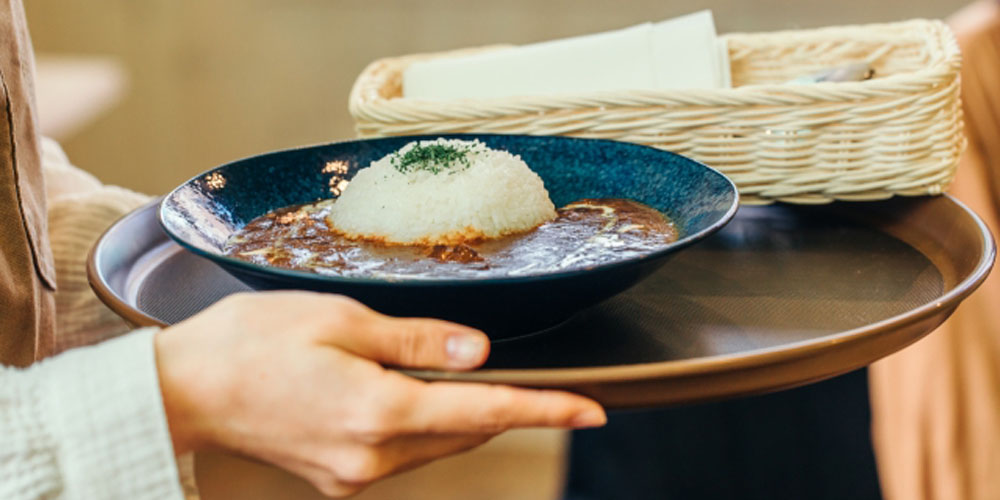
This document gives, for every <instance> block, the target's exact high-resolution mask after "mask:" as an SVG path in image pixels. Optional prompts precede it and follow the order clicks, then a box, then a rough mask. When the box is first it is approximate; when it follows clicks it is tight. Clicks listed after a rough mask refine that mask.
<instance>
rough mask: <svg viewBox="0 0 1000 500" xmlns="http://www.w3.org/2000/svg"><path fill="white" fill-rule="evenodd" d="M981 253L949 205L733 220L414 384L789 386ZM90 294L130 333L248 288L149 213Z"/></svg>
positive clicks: (97, 274) (984, 264)
mask: <svg viewBox="0 0 1000 500" xmlns="http://www.w3.org/2000/svg"><path fill="white" fill-rule="evenodd" d="M994 256H995V246H994V243H993V240H992V238H991V236H990V234H989V231H988V230H987V229H986V226H985V225H984V224H983V223H982V221H981V220H980V219H979V217H978V216H976V215H975V214H974V213H972V212H971V211H970V210H969V209H967V208H966V207H965V206H964V205H962V204H960V203H958V202H957V201H956V200H954V199H953V198H951V197H948V196H940V197H929V198H894V199H892V200H887V201H883V202H875V203H836V204H832V205H826V206H815V207H809V206H790V205H774V206H769V207H743V208H741V209H740V211H739V213H738V214H737V216H736V218H735V219H734V220H733V221H732V222H731V223H730V224H729V225H728V226H727V227H725V228H724V229H723V230H722V231H720V232H719V233H718V234H716V235H714V236H712V237H710V238H709V239H707V240H705V241H703V242H701V243H699V244H698V245H696V246H694V247H692V248H690V249H687V250H685V251H683V252H680V253H679V254H678V255H677V256H675V257H674V258H673V260H671V261H670V262H668V263H667V264H666V265H665V266H664V267H663V268H662V269H661V270H660V271H658V272H657V273H656V274H654V275H653V276H651V277H650V278H648V279H647V280H645V281H643V282H642V283H640V284H639V285H638V286H636V287H634V288H632V289H630V290H628V291H627V292H625V293H623V294H621V295H619V296H617V297H614V298H612V299H610V300H607V301H606V302H604V303H602V304H599V305H597V306H595V307H593V308H591V309H588V310H585V311H583V312H581V313H579V314H578V315H576V316H575V317H574V318H572V319H571V320H569V321H568V322H567V323H564V324H562V325H560V326H558V327H556V328H553V329H551V330H548V331H544V332H540V333H537V334H535V335H531V336H527V337H522V338H518V339H512V340H504V341H499V342H496V343H494V345H493V349H492V354H491V356H490V360H489V361H488V362H487V364H486V366H485V367H484V368H483V369H481V370H477V371H473V372H468V373H444V372H435V371H409V372H407V373H410V374H412V375H414V376H417V377H420V378H424V379H449V380H467V381H480V382H490V383H506V384H514V385H521V386H529V387H548V388H562V389H567V390H571V391H575V392H579V393H583V394H587V395H589V396H591V397H593V398H595V399H596V400H598V401H599V402H601V403H602V404H604V405H606V406H607V407H609V408H624V407H644V406H658V405H669V404H677V403H688V402H696V401H708V400H716V399H722V398H727V397H733V396H739V395H748V394H758V393H763V392H768V391H773V390H779V389H784V388H789V387H794V386H798V385H802V384H806V383H809V382H814V381H817V380H821V379H824V378H828V377H832V376H835V375H839V374H842V373H846V372H848V371H851V370H853V369H856V368H858V367H861V366H865V365H867V364H869V363H871V362H873V361H875V360H877V359H879V358H881V357H884V356H886V355H888V354H890V353H893V352H895V351H897V350H899V349H901V348H903V347H905V346H906V345H908V344H910V343H912V342H914V341H916V340H917V339H919V338H920V337H922V336H924V335H926V334H927V333H929V332H930V331H932V330H933V329H934V328H935V327H937V326H938V325H939V324H941V322H943V321H944V320H945V319H946V318H947V317H948V315H949V314H951V312H952V311H954V309H955V307H956V306H958V304H959V302H961V300H962V299H964V298H965V297H966V296H968V295H969V294H970V293H971V292H972V291H973V290H974V289H975V288H976V287H977V286H978V285H979V284H980V283H982V281H983V279H985V277H986V276H987V274H988V273H989V270H990V268H991V267H992V265H993V261H994ZM88 271H89V276H90V282H91V285H92V286H93V288H94V290H95V291H96V292H97V294H98V296H99V297H100V298H101V299H102V300H103V301H104V302H105V303H106V304H108V306H109V307H111V308H112V309H113V310H114V311H115V312H117V313H118V314H120V315H122V316H123V317H124V318H125V319H127V320H128V321H130V322H131V323H134V324H136V325H169V324H172V323H175V322H178V321H181V320H183V319H185V318H187V317H189V316H191V315H193V314H195V313H197V312H198V311H201V310H202V309H204V308H205V307H207V306H209V305H211V304H212V303H213V302H215V301H217V300H219V299H220V298H222V297H224V296H226V295H228V294H231V293H234V292H241V291H247V290H248V289H247V287H246V286H245V285H243V284H242V283H241V282H239V281H237V280H236V279H235V278H233V277H231V276H230V275H228V274H226V272H225V271H223V270H222V269H220V268H218V267H216V266H215V265H214V264H212V263H210V262H209V261H207V260H205V259H202V258H199V257H196V256H194V255H193V254H190V253H188V252H186V251H184V250H182V249H181V248H180V247H178V246H177V245H175V244H174V243H172V242H170V241H169V240H168V239H167V237H166V235H165V234H164V233H163V231H162V230H161V229H160V227H159V225H158V224H157V222H156V206H155V204H151V205H147V206H145V207H143V208H140V209H138V210H136V211H135V212H133V213H131V214H129V215H127V216H126V217H124V218H122V219H121V220H120V221H118V222H117V223H115V225H114V226H112V227H111V228H110V229H108V231H107V232H106V233H105V234H104V235H103V236H102V237H101V239H100V240H99V241H98V242H97V244H96V245H95V247H94V249H93V250H92V252H91V255H90V259H89V262H88Z"/></svg>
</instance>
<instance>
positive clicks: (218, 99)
mask: <svg viewBox="0 0 1000 500" xmlns="http://www.w3.org/2000/svg"><path fill="white" fill-rule="evenodd" d="M25 3H26V8H27V11H28V19H29V22H30V24H31V30H32V35H33V38H34V41H35V48H36V51H37V52H39V53H42V54H61V55H107V56H113V57H114V58H117V59H118V60H119V61H120V62H121V64H122V66H123V68H124V70H125V74H126V75H127V78H128V84H127V87H126V88H125V89H124V92H123V93H122V95H121V99H120V101H119V102H118V103H117V104H116V105H115V106H114V107H113V108H111V109H110V110H109V111H107V112H105V113H103V114H102V115H100V116H99V117H98V118H97V119H96V120H95V121H93V122H92V123H90V124H88V126H87V127H86V128H84V129H82V130H79V131H78V132H75V133H73V134H71V135H69V136H67V137H61V138H60V139H61V140H62V142H63V143H64V146H65V148H66V150H67V152H68V153H69V155H70V158H71V159H72V160H73V161H74V162H75V163H76V164H78V165H79V166H81V167H83V168H86V169H88V170H90V171H92V172H94V173H95V174H97V175H98V176H99V177H100V178H101V179H102V180H104V181H105V182H111V183H116V184H120V185H124V186H126V187H129V188H132V189H137V190H141V191H145V192H149V193H162V192H164V191H166V190H168V189H169V188H171V187H172V186H174V185H175V184H177V183H179V182H180V181H182V180H184V179H186V178H188V177H190V176H192V175H194V174H195V173H197V172H199V171H202V170H204V169H207V168H209V167H211V166H213V165H215V164H218V163H222V162H225V161H229V160H233V159H236V158H240V157H243V156H247V155H251V154H255V153H259V152H263V151H267V150H271V149H276V148H284V147H290V146H296V145H302V144H309V143H317V142H325V141H330V140H334V139H342V138H348V137H351V136H353V126H352V121H351V118H350V115H349V114H348V112H347V105H346V102H347V95H348V92H349V91H350V88H351V85H352V83H353V82H354V79H355V77H356V76H357V75H358V73H359V72H360V71H361V70H362V69H363V68H364V66H365V65H366V64H368V63H369V62H371V61H372V60H374V59H377V58H379V57H385V56H391V55H399V54H407V53H413V52H425V51H437V50H443V49H450V48H458V47H466V46H475V45H484V44H491V43H527V42H534V41H540V40H545V39H549V38H556V37H564V36H572V35H578V34H583V33H589V32H594V31H601V30H609V29H615V28H621V27H625V26H629V25H632V24H637V23H640V22H644V21H655V20H660V19H664V18H668V17H672V16H675V15H679V14H683V13H687V12H691V11H694V10H698V9H701V8H711V9H713V11H714V12H715V16H716V23H717V25H718V28H719V31H720V32H723V33H724V32H732V31H760V30H775V29H787V28H800V27H814V26H822V25H830V24H844V23H860V22H876V21H891V20H899V19H906V18H913V17H935V18H937V17H943V16H945V15H947V14H949V13H951V12H952V11H954V10H956V9H957V8H958V7H959V6H960V5H961V4H962V3H963V2H962V1H961V0H883V1H871V0H840V1H830V0H825V1H820V0H808V1H806V0H800V1H792V0H786V1H781V0H752V1H751V0H742V1H741V0H712V1H706V2H680V1H670V0H625V1H597V0H503V1H499V0H494V1H486V0H464V1H463V0H420V1H418V0H386V1H372V0H280V1H279V0H138V1H137V0H30V1H27V2H25Z"/></svg>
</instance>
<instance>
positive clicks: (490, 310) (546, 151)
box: [159, 135, 738, 338]
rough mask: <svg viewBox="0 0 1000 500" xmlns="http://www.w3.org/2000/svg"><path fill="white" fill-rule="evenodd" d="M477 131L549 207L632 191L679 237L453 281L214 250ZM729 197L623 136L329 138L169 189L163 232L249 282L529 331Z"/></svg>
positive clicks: (685, 237)
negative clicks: (251, 258)
mask: <svg viewBox="0 0 1000 500" xmlns="http://www.w3.org/2000/svg"><path fill="white" fill-rule="evenodd" d="M436 137H449V138H461V139H467V140H469V139H479V140H480V141H482V142H484V143H485V144H486V145H487V146H489V147H491V148H494V149H503V150H507V151H510V152H511V153H514V154H518V155H521V157H522V159H524V161H525V162H526V163H527V164H528V165H529V166H530V167H531V169H532V170H534V171H535V172H537V173H538V175H539V176H541V178H542V180H543V181H544V182H545V187H546V188H547V189H548V191H549V195H550V196H551V198H552V201H553V203H555V205H556V206H557V207H558V206H563V205H566V204H568V203H570V202H572V201H576V200H579V199H581V198H629V199H633V200H636V201H639V202H642V203H645V204H647V205H650V206H652V207H654V208H656V209H658V210H660V211H661V212H663V213H664V214H666V215H667V216H668V217H670V219H671V220H673V221H674V222H675V224H676V225H677V227H678V228H679V230H680V239H679V240H678V241H677V242H675V243H673V244H671V245H669V246H668V247H666V248H665V249H664V250H661V251H658V252H655V253H652V254H649V255H646V256H643V257H640V258H634V259H627V260H622V261H618V262H615V263H612V264H607V265H603V266H598V267H595V268H591V269H586V270H573V271H564V272H554V273H550V274H543V275H535V276H526V277H510V278H499V279H496V278H490V279H462V280H454V279H449V280H432V281H428V280H393V281H388V280H382V279H370V278H369V279H363V278H343V277H331V276H324V275H319V274H314V273H309V272H304V271H292V270H287V269H278V268H274V267H268V266H261V265H256V264H251V263H248V262H244V261H241V260H237V259H234V258H230V257H227V256H225V255H223V246H224V244H225V242H226V240H227V239H228V238H229V236H230V235H231V234H232V233H233V232H234V231H237V230H238V229H239V228H241V227H242V226H243V225H244V224H246V223H247V222H249V221H250V220H252V219H254V218H255V217H258V216H260V215H263V214H265V213H267V212H269V211H271V210H273V209H276V208H280V207H284V206H288V205H294V204H300V203H309V202H313V201H316V200H319V199H323V198H330V197H332V196H335V195H336V194H338V193H339V188H340V184H341V181H342V180H350V178H351V177H352V176H353V175H354V173H355V172H357V171H358V170H359V169H361V168H364V167H366V166H368V164H369V163H371V162H372V161H374V160H377V159H379V158H381V157H383V156H385V155H386V154H389V153H391V152H393V151H395V150H397V149H399V148H400V147H402V146H403V145H405V144H406V143H408V142H410V141H413V140H421V139H433V138H436ZM737 205H738V196H737V193H736V188H735V186H734V185H733V183H732V182H730V181H729V179H727V178H726V177H725V176H723V175H722V174H720V173H719V172H717V171H715V170H713V169H711V168H709V167H707V166H705V165H702V164H701V163H698V162H695V161H693V160H690V159H688V158H685V157H683V156H680V155H676V154H673V153H669V152H665V151H661V150H658V149H654V148H650V147H646V146H640V145H636V144H629V143H623V142H614V141H605V140H595V139H577V138H568V137H543V136H515V135H446V136H421V137H412V136H410V137H391V138H384V139H367V140H357V141H347V142H338V143H333V144H324V145H320V146H310V147H305V148H301V149H292V150H287V151H278V152H274V153H267V154H263V155H260V156H254V157H251V158H246V159H243V160H239V161H236V162H233V163H228V164H225V165H222V166H219V167H216V168H214V169H212V170H209V171H208V172H205V173H203V174H201V175H198V176H197V177H195V178H193V179H191V180H189V181H187V182H186V183H184V184H183V185H181V186H180V187H178V188H177V189H175V190H173V191H172V192H170V193H169V194H168V195H167V196H166V197H165V198H164V200H163V203H162V204H161V206H160V212H159V218H160V223H161V224H162V225H163V228H164V230H165V231H166V233H167V234H168V235H169V236H170V237H171V238H173V239H174V240H175V241H177V242H178V243H179V244H181V245H182V246H184V247H185V248H187V249H188V250H190V251H191V252H194V253H195V254H198V255H200V256H203V257H205V258H208V259H211V260H212V261H213V262H215V263H216V264H218V265H219V266H222V267H223V268H224V269H226V270H227V271H228V272H229V273H231V274H232V275H234V276H236V277H237V278H239V279H240V280H242V281H244V282H245V283H247V284H248V285H250V286H252V287H254V288H256V289H306V290H318V291H324V292H334V293H342V294H345V295H349V296H352V297H354V298H356V299H358V300H360V301H362V302H364V303H366V304H368V305H369V306H371V307H373V308H374V309H376V310H379V311H382V312H385V313H387V314H393V315H399V316H429V317H439V318H445V319H450V320H455V321H460V322H463V323H467V324H472V325H475V326H478V327H481V328H483V329H484V330H485V331H486V332H487V333H488V334H490V335H491V336H492V337H495V338H498V337H503V336H510V335H517V334H523V333H529V332H532V331H537V330H539V329H543V328H546V327H548V326H551V325H554V324H557V323H559V322H561V321H563V320H565V319H567V318H569V317H570V316H571V315H572V314H573V313H575V312H576V311H579V310H581V309H583V308H586V307H588V306H591V305H593V304H596V303H598V302H600V301H602V300H604V299H606V298H608V297H611V296H613V295H615V294H617V293H620V292H622V291H623V290H625V289H627V288H629V287H631V286H632V285H634V284H636V283H638V282H639V281H640V280H641V279H643V278H644V277H646V276H647V275H649V274H650V273H651V272H652V271H654V270H655V269H656V268H658V267H659V266H660V265H662V264H663V263H664V262H665V261H666V259H667V258H668V257H669V256H670V255H671V254H672V253H673V252H676V251H677V250H680V249H681V248H684V247H686V246H688V245H691V244H692V243H694V242H696V241H698V240H700V239H702V238H704V237H705V236H707V235H709V234H711V233H712V232H714V231H716V230H718V229H719V228H721V227H722V226H723V225H725V224H726V222H728V221H729V220H730V219H731V218H732V216H733V215H734V214H735V212H736V208H737Z"/></svg>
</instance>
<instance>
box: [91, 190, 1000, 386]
mask: <svg viewBox="0 0 1000 500" xmlns="http://www.w3.org/2000/svg"><path fill="white" fill-rule="evenodd" d="M940 197H942V198H945V199H947V200H948V201H949V202H950V203H953V204H954V205H956V206H957V208H959V209H960V210H961V211H962V212H964V213H965V215H966V216H968V217H969V218H970V219H971V220H972V222H973V223H974V224H975V226H976V228H977V229H978V233H979V235H980V236H981V240H982V243H981V246H980V252H979V255H980V258H979V262H977V264H976V266H975V267H974V269H973V271H972V272H971V273H970V274H969V275H968V276H967V277H965V278H964V279H963V280H961V281H959V282H958V283H956V284H955V285H954V286H952V287H951V288H950V289H949V290H948V291H946V292H945V293H944V294H943V295H941V296H940V297H937V298H936V299H934V300H932V301H930V302H928V303H926V304H923V305H921V306H918V307H916V308H914V309H911V310H909V311H907V312H904V313H901V314H897V315H896V316H892V317H890V318H886V319H884V320H882V321H878V322H875V323H871V324H869V325H865V326H861V327H858V328H853V329H850V330H845V331H842V332H838V333H834V334H830V335H824V336H822V337H818V338H814V339H808V340H800V341H796V342H789V343H786V344H780V345H778V346H770V347H762V348H758V349H751V350H747V351H740V352H738V353H728V354H718V355H713V356H705V357H698V358H689V359H681V360H669V361H655V362H648V363H635V364H628V365H610V366H594V367H582V368H581V367H572V368H514V369H503V368H492V369H481V370H474V371H465V372H445V371H437V370H401V371H402V372H403V373H406V374H408V375H411V376H414V377H417V378H421V379H426V380H449V381H463V382H484V383H504V384H519V385H529V386H536V387H566V386H580V385H586V384H608V383H620V382H635V381H642V380H657V379H666V378H679V377H690V376H697V375H705V374H712V373H715V374H723V373H727V372H731V371H737V370H743V369H748V368H758V367H763V366H769V365H776V364H781V363H788V362H793V361H795V360H801V359H804V358H808V357H809V356H812V355H818V354H821V353H823V352H824V351H825V350H826V349H828V348H830V347H833V346H835V345H843V344H848V343H852V342H856V341H859V340H862V339H864V338H865V337H867V336H868V335H871V334H875V333H878V332H883V331H893V330H897V329H902V328H904V327H906V326H908V325H912V324H916V323H919V322H921V321H923V320H927V319H928V318H931V317H933V316H935V315H938V314H941V313H943V312H946V311H949V310H953V309H954V308H955V307H957V305H958V303H959V302H961V301H962V300H963V299H965V298H966V297H968V296H969V295H970V294H971V293H972V292H974V291H975V290H976V288H978V286H979V285H980V284H981V283H982V282H983V281H984V280H985V279H986V277H987V276H988V275H989V273H990V271H991V269H992V267H993V264H994V262H995V260H996V251H997V250H996V243H995V242H994V240H993V237H992V233H991V232H990V230H989V228H988V227H987V226H986V224H985V222H984V221H983V220H982V218H981V217H979V215H977V214H976V213H975V212H973V211H972V210H971V209H969V207H968V206H966V205H965V204H964V203H962V202H961V201H959V200H957V199H956V198H955V197H953V196H951V195H949V194H943V195H940ZM159 202H160V198H157V199H154V200H153V201H151V202H149V203H147V204H145V205H142V206H140V207H138V208H136V209H135V210H133V211H131V212H129V213H128V214H125V215H124V216H122V217H121V218H119V219H118V220H117V221H115V222H114V223H113V224H112V225H111V226H109V227H108V229H106V230H105V231H104V232H103V233H102V234H101V236H100V237H99V238H98V239H97V241H96V242H95V244H94V245H93V247H91V250H90V252H89V253H88V255H87V280H88V282H89V283H90V285H91V288H92V289H93V290H94V292H95V294H96V295H97V296H98V298H99V299H100V300H101V301H102V302H103V303H104V304H105V305H107V306H108V308H110V309H111V310H112V311H113V312H115V313H116V314H118V315H119V316H121V317H123V318H124V319H125V320H126V321H128V322H130V323H132V324H135V325H139V326H142V327H148V326H153V327H161V328H164V327H167V326H169V325H166V324H165V323H163V322H161V321H159V320H157V319H155V318H153V317H152V316H149V315H148V314H146V313H144V312H142V311H140V310H138V309H136V308H134V307H132V306H131V305H129V304H128V303H126V302H125V300H124V299H123V298H121V297H119V296H118V295H117V294H116V293H115V292H114V291H113V290H112V289H111V287H110V285H109V284H108V283H107V282H105V280H104V279H103V276H101V275H100V273H99V272H98V270H97V259H96V257H97V253H98V251H99V250H100V248H101V245H102V243H103V242H104V241H105V238H106V236H107V235H108V233H110V232H111V231H113V230H114V229H115V228H116V227H118V226H119V225H120V224H122V223H124V222H125V221H126V220H128V219H130V218H134V217H139V216H141V215H142V213H143V212H144V211H147V210H153V211H155V208H156V206H158V204H159ZM153 218H154V219H156V217H155V216H154V217H153ZM154 223H155V220H154ZM164 238H165V240H166V241H170V242H172V243H173V241H172V240H171V239H170V238H169V237H168V236H167V235H166V234H164ZM173 244H174V245H176V243H173ZM181 248H183V247H181Z"/></svg>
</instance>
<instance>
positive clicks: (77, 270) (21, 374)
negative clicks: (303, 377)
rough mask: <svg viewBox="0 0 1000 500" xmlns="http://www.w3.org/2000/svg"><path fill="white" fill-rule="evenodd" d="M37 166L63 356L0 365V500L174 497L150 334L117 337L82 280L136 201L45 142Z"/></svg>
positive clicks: (120, 328)
mask: <svg viewBox="0 0 1000 500" xmlns="http://www.w3.org/2000/svg"><path fill="white" fill-rule="evenodd" d="M42 156H43V162H42V163H43V168H44V171H45V177H46V184H47V195H48V200H49V232H50V237H51V242H52V249H53V253H54V255H55V259H56V268H57V273H58V288H59V290H58V292H57V294H56V310H57V315H58V318H57V335H58V341H57V345H58V348H59V350H66V349H72V350H71V351H69V352H65V353H63V354H60V355H58V356H55V357H53V358H50V359H48V360H45V361H42V362H40V363H37V364H35V365H33V366H31V367H30V368H27V369H24V370H18V369H15V368H9V367H0V499H14V500H20V499H43V498H44V499H51V498H65V499H102V500H114V499H129V500H144V499H161V498H183V497H184V492H183V489H182V487H181V485H180V478H179V474H178V466H177V463H176V462H175V459H174V453H173V449H172V446H171V441H170V435H169V432H168V430H167V424H166V418H165V415H164V410H163V403H162V401H161V398H160V390H159V381H158V379H157V372H156V359H155V354H154V350H153V342H152V339H153V333H154V332H155V331H154V330H152V329H145V330H139V331H135V332H131V333H128V334H127V335H123V336H120V337H119V335H121V334H122V333H125V332H126V331H127V328H126V325H125V324H124V323H123V322H122V321H121V320H120V319H119V318H117V317H116V316H115V315H114V314H113V313H112V312H111V311H109V310H108V309H107V308H105V307H104V306H103V305H102V304H101V303H100V302H99V301H98V300H97V298H96V296H94V294H93V293H92V292H91V291H90V287H89V285H88V284H87V278H86V270H85V269H86V267H85V259H86V255H87V251H88V250H89V248H90V247H91V245H92V244H93V242H94V241H95V240H96V239H97V237H98V236H99V235H100V233H101V232H102V231H103V230H104V229H105V228H107V226H108V225H110V224H111V222H113V221H114V220H115V219H117V218H118V217H120V216H121V215H123V214H124V213H126V212H127V211H129V210H131V209H132V208H134V207H136V206H138V205H140V204H142V203H144V202H145V201H146V200H147V197H145V196H143V195H140V194H137V193H133V192H131V191H128V190H125V189H121V188H117V187H111V186H103V185H101V183H100V182H98V181H97V179H95V178H94V177H93V176H91V175H89V174H87V173H85V172H83V171H81V170H79V169H77V168H75V167H73V166H72V165H71V164H70V163H69V162H68V161H67V160H66V157H65V155H64V154H63V153H62V150H61V149H59V147H58V145H57V144H55V143H54V142H52V141H43V155H42ZM112 337H118V338H115V339H114V340H107V339H111V338H112ZM101 341H103V342H101ZM98 342H100V343H98ZM90 344H96V345H93V346H90V347H79V346H87V345H90ZM185 463H186V464H189V462H185Z"/></svg>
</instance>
